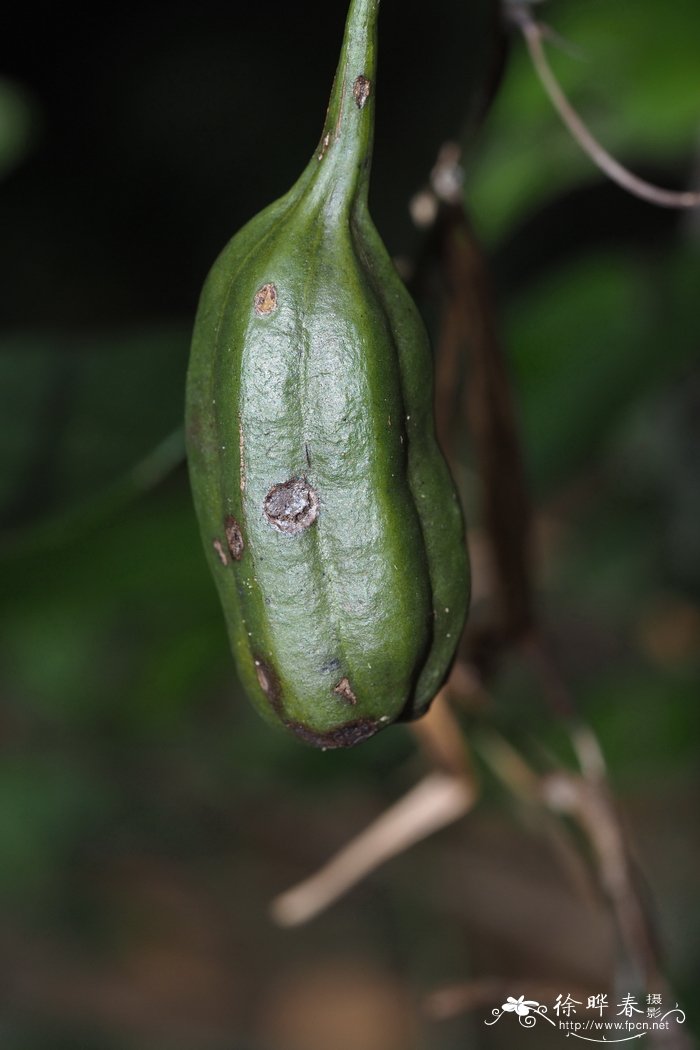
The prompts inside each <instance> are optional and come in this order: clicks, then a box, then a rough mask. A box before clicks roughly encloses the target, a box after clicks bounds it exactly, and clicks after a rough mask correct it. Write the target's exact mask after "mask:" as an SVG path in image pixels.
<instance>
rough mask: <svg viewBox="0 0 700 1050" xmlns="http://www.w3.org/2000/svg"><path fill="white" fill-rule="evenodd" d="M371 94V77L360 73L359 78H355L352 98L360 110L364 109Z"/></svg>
mask: <svg viewBox="0 0 700 1050" xmlns="http://www.w3.org/2000/svg"><path fill="white" fill-rule="evenodd" d="M371 92H372V82H371V80H370V79H369V77H366V76H365V75H364V73H360V75H359V77H356V78H355V83H354V84H353V85H352V97H353V98H354V99H355V105H356V106H357V108H358V109H364V107H365V104H366V102H367V99H368V98H369V96H370V94H371Z"/></svg>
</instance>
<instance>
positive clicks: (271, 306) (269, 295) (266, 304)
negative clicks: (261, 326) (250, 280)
mask: <svg viewBox="0 0 700 1050" xmlns="http://www.w3.org/2000/svg"><path fill="white" fill-rule="evenodd" d="M253 303H254V305H255V312H256V314H257V315H258V317H266V316H267V314H271V313H272V312H273V310H276V309H277V289H276V288H275V286H274V284H264V285H263V286H262V288H258V290H257V292H256V293H255V298H254V300H253Z"/></svg>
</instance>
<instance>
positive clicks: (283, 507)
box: [263, 478, 319, 536]
mask: <svg viewBox="0 0 700 1050" xmlns="http://www.w3.org/2000/svg"><path fill="white" fill-rule="evenodd" d="M318 511H319V501H318V494H317V493H316V492H315V490H314V489H312V488H311V486H310V485H309V483H308V481H307V480H306V478H290V479H289V481H283V482H282V483H281V484H279V485H273V486H272V488H271V489H270V491H269V492H268V494H267V496H266V497H265V502H264V503H263V513H264V515H265V517H266V518H267V520H268V522H269V523H270V525H272V527H273V529H276V530H277V532H282V533H284V535H285V536H296V535H298V534H299V533H300V532H303V531H304V529H308V527H309V526H310V525H313V523H314V522H315V521H316V518H317V517H318Z"/></svg>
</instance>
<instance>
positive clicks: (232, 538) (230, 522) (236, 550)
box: [224, 514, 245, 561]
mask: <svg viewBox="0 0 700 1050" xmlns="http://www.w3.org/2000/svg"><path fill="white" fill-rule="evenodd" d="M224 531H225V533H226V542H227V543H228V549H229V551H230V553H231V557H232V558H233V560H234V561H240V560H241V558H242V557H243V551H244V550H245V543H244V541H243V533H242V532H241V526H240V525H239V524H238V522H237V521H236V519H235V518H234V517H233V515H231V514H229V515H228V516H227V517H226V518H224Z"/></svg>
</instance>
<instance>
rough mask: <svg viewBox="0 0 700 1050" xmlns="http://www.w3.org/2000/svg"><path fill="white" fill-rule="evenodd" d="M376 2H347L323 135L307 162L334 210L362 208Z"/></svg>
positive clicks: (367, 161)
mask: <svg viewBox="0 0 700 1050" xmlns="http://www.w3.org/2000/svg"><path fill="white" fill-rule="evenodd" d="M379 3H380V0H351V3H350V9H349V11H348V17H347V22H346V24H345V34H344V37H343V45H342V48H341V52H340V60H339V62H338V68H337V70H336V74H335V80H334V81H333V89H332V91H331V98H330V102H329V104H328V112H327V113H326V120H325V123H324V126H323V134H322V135H321V141H320V143H319V146H318V149H317V151H316V156H315V158H314V159H313V160H312V164H313V163H314V161H315V163H316V164H317V165H318V166H319V171H318V173H317V178H316V179H314V182H315V183H316V186H317V187H319V188H320V187H321V186H323V189H324V191H325V194H324V195H325V196H326V203H327V205H328V206H329V207H330V208H331V209H332V210H333V211H334V212H336V211H339V210H343V209H344V208H348V207H352V206H356V205H357V204H358V203H360V204H365V205H366V203H367V193H368V189H369V173H370V167H371V162H372V143H373V140H374V91H375V77H376V72H377V16H378V14H379Z"/></svg>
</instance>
